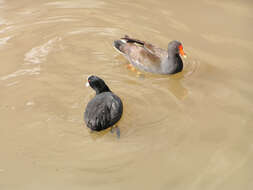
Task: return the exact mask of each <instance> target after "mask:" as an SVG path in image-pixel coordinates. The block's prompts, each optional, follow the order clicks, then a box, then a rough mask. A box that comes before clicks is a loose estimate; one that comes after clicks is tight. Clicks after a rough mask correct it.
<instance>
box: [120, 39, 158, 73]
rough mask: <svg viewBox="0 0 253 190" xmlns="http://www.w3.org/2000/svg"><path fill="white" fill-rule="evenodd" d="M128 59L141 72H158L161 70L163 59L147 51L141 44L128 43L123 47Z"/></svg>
mask: <svg viewBox="0 0 253 190" xmlns="http://www.w3.org/2000/svg"><path fill="white" fill-rule="evenodd" d="M122 48H123V49H122V50H123V52H124V53H125V56H126V57H127V59H128V60H129V61H130V62H131V64H133V65H134V66H136V67H138V68H139V69H141V70H145V71H150V72H156V71H158V70H160V68H161V65H160V64H161V61H162V59H161V57H160V56H157V55H156V54H154V53H152V52H151V51H150V50H147V49H146V48H145V47H144V46H143V45H141V44H140V43H137V42H135V43H133V42H130V43H126V44H124V46H123V47H122Z"/></svg>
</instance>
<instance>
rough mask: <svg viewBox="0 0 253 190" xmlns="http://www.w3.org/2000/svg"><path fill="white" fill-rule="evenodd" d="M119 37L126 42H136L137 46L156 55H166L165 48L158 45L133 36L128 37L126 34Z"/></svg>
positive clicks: (161, 56)
mask: <svg viewBox="0 0 253 190" xmlns="http://www.w3.org/2000/svg"><path fill="white" fill-rule="evenodd" d="M121 39H123V40H126V42H127V43H136V44H138V45H139V46H142V47H143V48H144V49H146V50H147V51H148V52H150V53H151V54H154V55H155V56H158V57H160V58H163V57H165V56H166V57H167V56H168V52H167V51H166V50H164V49H162V48H158V47H156V46H154V45H152V44H151V43H148V42H145V41H141V40H138V39H134V38H130V37H129V36H127V35H125V37H124V38H121Z"/></svg>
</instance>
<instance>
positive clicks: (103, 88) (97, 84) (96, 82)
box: [88, 75, 110, 94]
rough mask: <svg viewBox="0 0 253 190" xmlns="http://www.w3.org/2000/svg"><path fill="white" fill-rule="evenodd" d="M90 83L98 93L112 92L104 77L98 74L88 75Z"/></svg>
mask: <svg viewBox="0 0 253 190" xmlns="http://www.w3.org/2000/svg"><path fill="white" fill-rule="evenodd" d="M88 84H89V85H90V87H91V88H93V89H94V90H95V91H96V94H99V93H102V92H110V89H109V88H108V86H107V85H106V84H105V82H104V81H103V79H101V78H99V77H97V76H93V75H92V76H89V77H88Z"/></svg>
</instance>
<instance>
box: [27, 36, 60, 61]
mask: <svg viewBox="0 0 253 190" xmlns="http://www.w3.org/2000/svg"><path fill="white" fill-rule="evenodd" d="M61 40H62V38H61V37H55V38H52V39H50V40H49V41H47V42H46V43H44V44H42V45H40V46H37V47H34V48H32V49H31V50H30V51H29V52H27V53H26V54H25V58H24V61H25V63H26V64H40V63H42V62H44V61H46V58H47V55H48V54H49V53H50V51H52V50H53V49H54V45H55V43H57V42H59V41H61Z"/></svg>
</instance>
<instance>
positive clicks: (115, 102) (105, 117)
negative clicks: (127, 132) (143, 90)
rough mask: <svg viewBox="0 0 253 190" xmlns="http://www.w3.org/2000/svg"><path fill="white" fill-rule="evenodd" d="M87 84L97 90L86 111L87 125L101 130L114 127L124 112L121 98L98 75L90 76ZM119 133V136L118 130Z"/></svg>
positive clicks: (95, 129) (93, 129) (94, 129)
mask: <svg viewBox="0 0 253 190" xmlns="http://www.w3.org/2000/svg"><path fill="white" fill-rule="evenodd" d="M87 86H90V87H91V88H93V89H94V90H95V92H96V95H95V97H94V98H93V99H92V100H90V102H89V103H88V105H87V107H86V110H85V113H84V121H85V123H86V125H87V127H89V128H90V129H91V130H92V131H101V130H104V129H107V128H109V127H112V126H113V125H115V124H116V123H117V122H118V121H119V120H120V118H121V116H122V113H123V104H122V101H121V99H120V98H119V97H118V96H117V95H115V94H114V93H113V92H112V91H111V90H110V89H109V87H108V86H107V85H106V84H105V82H104V81H103V80H102V79H101V78H99V77H97V76H90V77H89V78H88V82H87ZM116 129H118V128H116ZM117 135H118V136H119V131H117Z"/></svg>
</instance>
